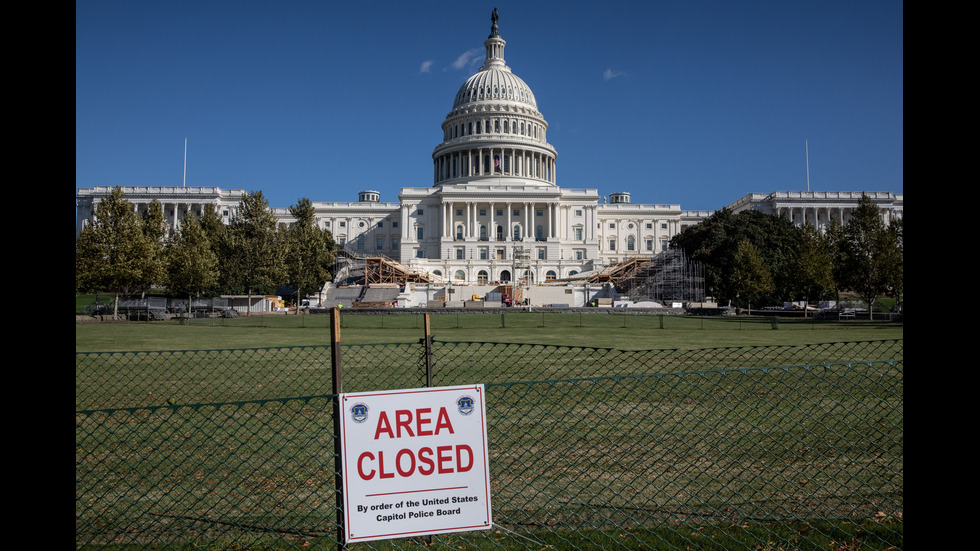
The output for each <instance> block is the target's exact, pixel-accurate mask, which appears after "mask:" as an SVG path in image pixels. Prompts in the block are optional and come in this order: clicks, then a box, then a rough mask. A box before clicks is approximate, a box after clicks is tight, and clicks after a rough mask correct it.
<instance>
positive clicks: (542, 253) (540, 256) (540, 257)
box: [538, 249, 548, 260]
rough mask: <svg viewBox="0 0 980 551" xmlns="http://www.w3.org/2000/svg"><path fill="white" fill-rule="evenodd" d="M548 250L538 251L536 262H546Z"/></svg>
mask: <svg viewBox="0 0 980 551" xmlns="http://www.w3.org/2000/svg"><path fill="white" fill-rule="evenodd" d="M547 254H548V249H538V260H546V259H547V256H546V255H547Z"/></svg>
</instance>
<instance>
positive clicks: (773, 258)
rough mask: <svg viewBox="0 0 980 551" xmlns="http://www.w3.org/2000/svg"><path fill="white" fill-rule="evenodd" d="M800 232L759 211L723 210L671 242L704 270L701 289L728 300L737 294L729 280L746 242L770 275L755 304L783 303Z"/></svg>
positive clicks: (783, 220)
mask: <svg viewBox="0 0 980 551" xmlns="http://www.w3.org/2000/svg"><path fill="white" fill-rule="evenodd" d="M800 232H801V230H800V229H799V228H797V227H796V226H794V225H793V224H792V223H791V222H790V221H789V220H787V219H785V218H782V217H779V216H773V215H770V214H765V213H762V212H759V211H744V212H739V213H733V212H732V211H731V210H730V209H727V208H724V209H721V210H720V211H718V212H716V213H714V214H713V215H711V216H710V217H709V218H708V219H706V220H705V221H703V222H701V223H700V224H698V225H696V226H693V227H690V228H687V229H685V230H684V231H683V232H682V233H680V234H677V235H675V236H674V237H673V239H672V240H671V245H672V246H675V247H681V248H683V249H684V251H685V253H686V254H687V256H688V258H690V259H692V260H695V261H698V262H700V263H701V264H702V265H703V266H704V274H705V286H706V287H708V288H709V289H713V293H714V294H715V295H716V296H717V297H718V298H720V299H728V300H731V299H733V298H736V297H737V296H738V294H739V292H740V290H739V289H738V285H737V284H736V282H735V281H734V280H733V275H734V273H735V272H734V270H735V265H736V259H735V254H736V252H737V251H738V247H739V244H740V243H741V242H742V241H743V240H748V241H749V243H751V244H752V246H753V247H755V249H756V251H757V252H758V253H759V255H760V256H761V258H762V261H763V263H764V265H765V266H766V268H767V269H768V271H769V273H770V277H771V279H772V282H773V285H772V287H770V288H769V291H766V292H760V293H758V294H757V295H756V296H755V299H756V300H759V301H773V300H785V299H786V298H789V297H790V296H791V288H792V277H791V275H790V274H789V265H790V259H791V258H792V255H793V251H795V250H796V249H797V248H798V246H799V241H800Z"/></svg>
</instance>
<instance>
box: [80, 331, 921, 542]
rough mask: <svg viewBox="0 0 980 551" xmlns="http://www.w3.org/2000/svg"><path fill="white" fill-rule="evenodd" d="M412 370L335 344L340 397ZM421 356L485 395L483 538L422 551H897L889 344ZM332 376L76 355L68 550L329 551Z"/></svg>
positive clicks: (254, 363)
mask: <svg viewBox="0 0 980 551" xmlns="http://www.w3.org/2000/svg"><path fill="white" fill-rule="evenodd" d="M426 350H427V347H425V346H423V344H421V343H420V344H413V345H369V346H344V347H343V361H344V390H345V391H348V392H355V391H360V390H381V389H393V388H410V387H417V386H422V385H423V384H424V383H425V377H424V372H423V371H422V367H423V366H424V364H425V359H426V358H425V354H426ZM428 351H429V353H430V354H431V358H430V363H431V365H432V366H433V371H434V373H433V384H436V385H440V386H441V385H450V384H460V383H474V382H481V383H484V384H486V389H487V417H488V422H489V423H488V436H489V442H490V469H491V478H492V480H491V485H492V493H493V506H494V518H493V520H494V523H495V525H496V526H495V527H494V529H493V530H490V531H482V532H470V533H466V534H465V535H443V536H436V537H434V542H432V544H434V545H436V546H437V547H436V548H447V549H448V548H453V549H457V548H464V549H482V548H487V549H541V548H545V547H546V546H550V548H558V549H562V548H564V549H597V548H602V549H605V548H620V549H648V548H658V549H708V548H717V549H725V548H731V547H732V546H736V545H738V546H744V545H747V542H749V543H751V542H757V544H756V545H758V546H760V547H764V548H773V549H775V548H779V547H780V546H783V547H792V546H793V542H794V541H797V540H794V538H799V537H800V534H809V536H808V537H811V538H813V537H817V538H823V539H826V540H828V541H836V542H838V543H840V542H841V541H845V542H850V543H849V545H853V547H854V548H867V549H886V548H891V547H896V546H897V547H898V548H900V547H901V546H902V541H903V540H902V531H903V523H902V517H903V509H904V501H903V488H904V451H903V443H904V415H903V394H904V390H903V365H904V360H903V341H902V340H897V341H873V342H860V343H834V344H825V345H810V346H799V347H791V346H773V347H740V348H718V349H711V350H649V351H620V350H609V349H596V348H578V347H559V346H536V345H508V344H490V343H456V342H452V343H448V342H435V343H432V346H431V347H429V348H428ZM330 378H331V366H330V347H298V348H275V349H252V350H218V351H182V352H161V353H113V354H76V414H75V440H76V523H75V529H76V548H79V549H81V548H86V549H97V548H111V549H122V548H126V549H336V548H337V547H338V542H337V541H336V522H335V520H336V512H337V509H336V500H335V491H334V481H335V474H336V472H335V463H334V459H335V455H334V438H333V427H334V425H333V421H334V420H333V414H332V403H333V399H334V396H333V395H332V394H330V392H329V389H330ZM732 538H734V539H732ZM733 542H737V543H733ZM423 543H429V542H421V541H415V540H390V541H385V542H373V543H370V542H369V543H359V544H355V545H352V546H351V549H409V548H412V549H414V548H418V547H419V546H420V545H421V544H423ZM439 546H442V547H439ZM767 546H768V547H767ZM750 547H751V545H750ZM848 548H851V547H848Z"/></svg>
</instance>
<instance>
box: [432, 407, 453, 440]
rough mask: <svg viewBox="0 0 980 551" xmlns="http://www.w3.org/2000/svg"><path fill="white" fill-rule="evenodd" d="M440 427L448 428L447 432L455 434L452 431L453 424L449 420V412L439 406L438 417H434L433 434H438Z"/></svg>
mask: <svg viewBox="0 0 980 551" xmlns="http://www.w3.org/2000/svg"><path fill="white" fill-rule="evenodd" d="M440 429H448V430H449V434H455V432H454V431H453V424H452V423H450V422H449V413H448V412H447V411H446V408H444V407H443V408H439V418H438V419H436V430H435V434H439V430H440Z"/></svg>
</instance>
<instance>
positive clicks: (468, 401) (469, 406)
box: [456, 396, 473, 415]
mask: <svg viewBox="0 0 980 551" xmlns="http://www.w3.org/2000/svg"><path fill="white" fill-rule="evenodd" d="M456 407H458V408H459V412H460V413H462V414H463V415H469V414H471V413H473V398H470V397H469V396H460V397H459V400H456Z"/></svg>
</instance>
